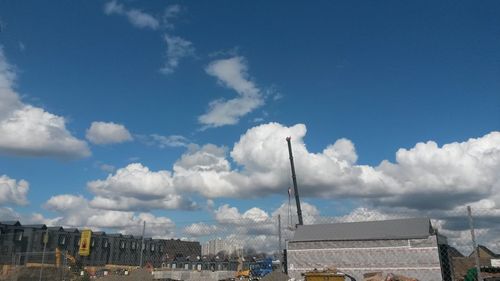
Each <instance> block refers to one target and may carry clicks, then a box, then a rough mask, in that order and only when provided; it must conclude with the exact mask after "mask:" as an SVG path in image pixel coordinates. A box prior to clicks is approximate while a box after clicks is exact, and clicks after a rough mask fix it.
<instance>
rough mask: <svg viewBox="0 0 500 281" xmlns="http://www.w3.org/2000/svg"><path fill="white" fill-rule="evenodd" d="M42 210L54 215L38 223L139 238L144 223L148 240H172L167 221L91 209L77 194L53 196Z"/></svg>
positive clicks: (172, 225) (168, 221)
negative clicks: (156, 238) (85, 228)
mask: <svg viewBox="0 0 500 281" xmlns="http://www.w3.org/2000/svg"><path fill="white" fill-rule="evenodd" d="M44 207H45V208H46V209H47V210H50V211H53V212H55V213H57V215H58V216H57V217H55V218H52V219H47V218H44V217H43V216H39V218H38V220H39V221H40V222H44V223H47V224H50V225H61V226H68V227H90V228H93V229H105V230H109V231H111V232H113V231H118V232H120V233H123V234H133V235H140V234H141V231H142V224H143V222H144V221H145V222H146V223H147V228H146V236H150V237H151V236H153V237H172V230H173V229H174V228H175V224H174V222H173V221H172V220H171V219H170V218H167V217H162V216H155V215H153V214H151V213H135V212H130V211H114V210H103V209H99V208H94V207H92V206H91V205H90V204H89V202H88V200H87V199H86V198H84V197H83V196H81V195H78V196H77V195H71V194H61V195H56V196H53V197H51V198H50V199H49V200H48V201H47V202H46V203H45V205H44Z"/></svg>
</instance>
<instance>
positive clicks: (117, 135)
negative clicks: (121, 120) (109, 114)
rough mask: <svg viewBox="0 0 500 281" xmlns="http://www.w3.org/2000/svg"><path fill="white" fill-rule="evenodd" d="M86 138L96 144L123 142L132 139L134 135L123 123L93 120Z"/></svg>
mask: <svg viewBox="0 0 500 281" xmlns="http://www.w3.org/2000/svg"><path fill="white" fill-rule="evenodd" d="M86 138H87V139H88V140H89V141H90V142H91V143H94V144H112V143H122V142H126V141H131V140H132V135H130V132H129V131H128V130H127V128H125V126H123V125H121V124H116V123H113V122H92V124H91V125H90V128H89V129H88V130H87V134H86Z"/></svg>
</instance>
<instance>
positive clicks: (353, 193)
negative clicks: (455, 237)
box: [89, 123, 500, 209]
mask: <svg viewBox="0 0 500 281" xmlns="http://www.w3.org/2000/svg"><path fill="white" fill-rule="evenodd" d="M305 135H306V126H305V125H303V124H297V125H294V126H290V127H287V126H284V125H281V124H278V123H269V124H264V125H260V126H256V127H254V128H251V129H249V130H248V131H247V132H246V133H245V134H243V135H242V136H241V138H240V139H239V141H238V142H236V143H235V144H234V146H233V148H232V150H231V151H230V152H229V155H228V152H227V149H226V148H225V147H218V146H215V145H211V144H209V145H205V146H191V147H190V148H189V149H188V151H187V152H186V153H185V154H184V155H182V156H181V158H180V159H179V160H178V161H177V162H176V163H175V164H174V166H173V171H172V172H170V171H167V170H164V171H158V172H151V171H149V170H148V169H147V168H146V167H143V166H142V165H140V164H132V165H129V166H128V167H126V168H124V169H123V171H129V170H132V171H137V170H140V171H147V172H141V173H133V174H135V175H139V176H137V177H128V176H127V177H125V175H128V172H127V173H123V174H122V172H119V173H118V172H117V174H115V175H114V176H110V178H108V179H106V180H104V181H95V182H91V183H89V187H90V189H91V191H93V192H94V193H96V194H98V195H102V196H111V195H112V194H114V195H113V196H125V197H129V198H138V199H141V200H142V199H144V198H157V196H159V193H158V192H160V193H161V194H163V195H164V194H167V193H168V194H170V196H173V197H172V198H176V197H175V196H181V195H182V194H186V193H193V192H194V193H197V194H200V195H202V196H204V197H206V198H218V197H232V198H256V197H261V196H266V195H269V194H286V190H287V188H288V187H289V184H290V166H289V159H288V150H287V147H286V142H285V137H286V136H291V137H292V140H293V150H294V157H295V161H296V163H295V164H296V170H297V177H298V182H299V188H300V193H301V196H303V197H319V198H353V199H358V200H362V201H364V202H365V203H369V204H372V205H375V206H392V207H408V208H414V209H422V208H425V209H451V208H453V207H455V206H459V205H462V204H473V203H475V202H479V201H481V200H482V201H481V202H488V204H490V205H492V206H495V207H498V206H500V197H499V195H498V194H500V192H499V191H500V175H499V174H498V170H499V169H500V132H491V133H489V134H487V135H485V136H482V137H479V138H471V139H469V140H467V141H464V142H460V143H458V142H456V143H450V144H445V145H443V146H438V145H437V144H436V143H435V142H432V141H429V142H425V143H418V144H417V145H415V147H413V148H411V149H400V150H398V151H397V153H396V161H395V162H394V163H392V162H390V161H387V160H384V161H382V162H381V163H380V164H379V165H377V166H369V165H360V164H357V163H356V161H357V157H358V156H357V153H356V149H355V147H354V144H353V143H352V142H351V141H349V140H348V139H339V140H337V141H336V142H334V143H333V144H331V145H328V146H327V147H326V148H325V149H324V150H323V151H321V152H311V151H309V150H308V149H307V148H306V145H305V143H304V141H303V139H304V137H305ZM228 156H230V157H231V158H230V159H229V157H228ZM230 160H232V161H230ZM231 163H234V167H232V166H233V165H232V164H231ZM149 173H152V174H155V175H156V176H155V178H156V177H159V178H161V181H160V180H157V181H156V182H155V181H153V180H150V179H147V177H145V175H148V174H149ZM118 179H120V184H119V185H116V187H115V185H114V182H115V181H116V180H118ZM144 182H146V183H151V186H152V187H153V186H154V188H149V186H148V184H146V185H144V184H142V183H144ZM160 182H161V183H160ZM118 186H119V188H118ZM159 190H160V191H159ZM163 195H162V196H163ZM162 198H164V197H162ZM125 205H126V204H123V206H124V207H125ZM108 206H113V205H112V204H108Z"/></svg>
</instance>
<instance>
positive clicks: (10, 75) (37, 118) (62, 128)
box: [0, 46, 90, 158]
mask: <svg viewBox="0 0 500 281" xmlns="http://www.w3.org/2000/svg"><path fill="white" fill-rule="evenodd" d="M15 78H16V75H15V72H14V70H13V68H12V66H11V65H9V63H8V62H7V60H6V58H5V55H4V53H3V50H2V48H1V46H0V136H2V137H0V153H5V154H14V155H24V156H52V157H58V158H79V157H86V156H89V155H90V150H89V148H88V146H87V143H86V142H84V141H82V140H79V139H77V138H75V137H74V136H72V134H71V133H70V132H69V131H68V130H67V129H66V120H65V119H64V117H61V116H57V115H54V114H52V113H49V112H47V111H45V110H43V109H42V108H39V107H34V106H31V105H28V104H24V103H23V102H22V101H21V99H20V96H19V94H18V93H17V92H16V91H15V90H14V82H15Z"/></svg>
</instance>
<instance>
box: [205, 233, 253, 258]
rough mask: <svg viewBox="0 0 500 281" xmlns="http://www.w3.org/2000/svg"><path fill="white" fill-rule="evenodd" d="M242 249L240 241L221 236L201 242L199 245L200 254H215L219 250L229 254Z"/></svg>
mask: <svg viewBox="0 0 500 281" xmlns="http://www.w3.org/2000/svg"><path fill="white" fill-rule="evenodd" d="M241 249H243V246H242V243H241V242H238V241H231V240H226V239H222V238H220V237H219V238H217V239H213V240H210V241H207V242H205V243H203V245H202V246H201V252H202V255H204V256H208V255H217V254H219V253H221V252H224V253H226V254H227V255H231V254H234V253H237V252H238V251H241Z"/></svg>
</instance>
